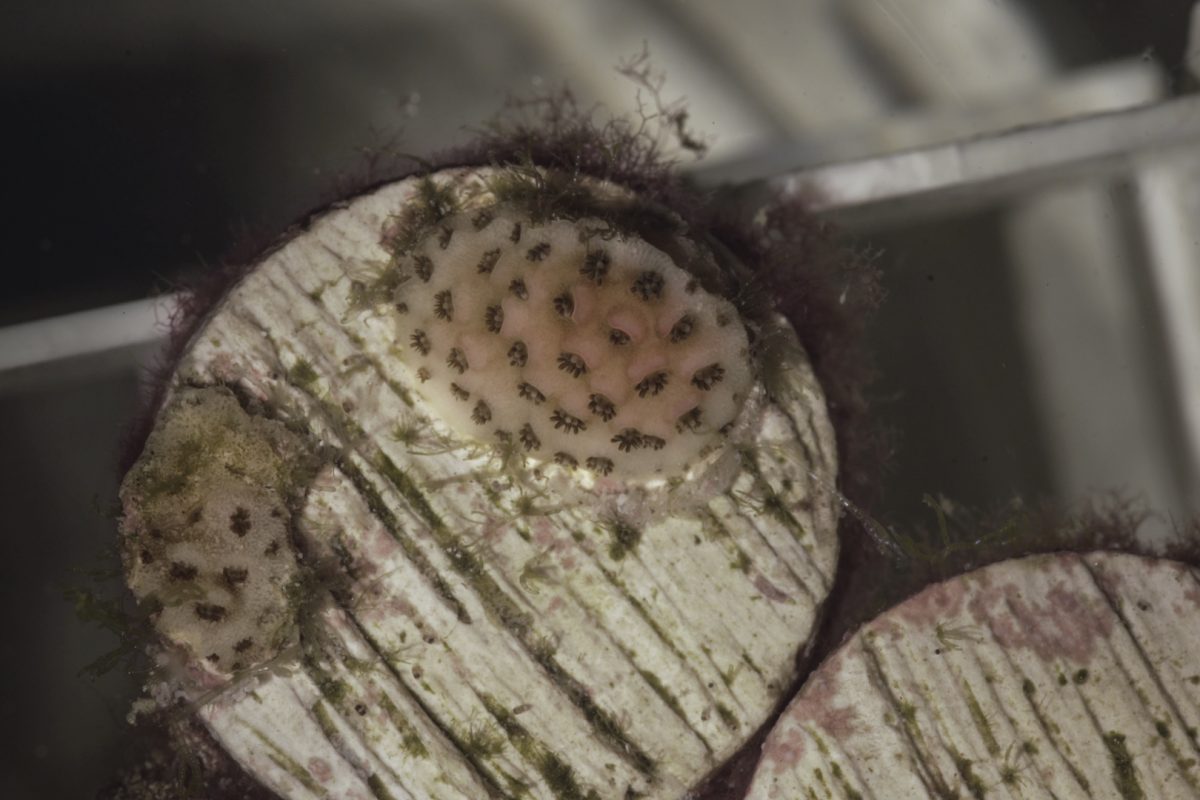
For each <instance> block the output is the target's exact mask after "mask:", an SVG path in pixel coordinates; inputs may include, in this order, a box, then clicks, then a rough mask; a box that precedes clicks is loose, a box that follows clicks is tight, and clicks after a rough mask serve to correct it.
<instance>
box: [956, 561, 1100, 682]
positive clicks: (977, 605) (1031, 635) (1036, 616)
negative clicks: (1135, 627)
mask: <svg viewBox="0 0 1200 800" xmlns="http://www.w3.org/2000/svg"><path fill="white" fill-rule="evenodd" d="M1098 605H1099V604H1098V603H1097V600H1096V598H1095V597H1092V596H1090V595H1088V594H1085V593H1084V592H1081V591H1079V590H1077V589H1072V588H1068V587H1067V586H1066V585H1064V584H1063V583H1062V582H1061V581H1060V582H1057V583H1055V584H1054V585H1053V586H1052V587H1051V589H1050V590H1049V591H1048V592H1046V594H1045V597H1044V598H1041V599H1035V598H1033V597H1029V596H1027V595H1026V594H1025V593H1024V592H1023V591H1022V589H1021V588H1020V587H1018V586H1016V585H1015V584H1012V583H1006V584H1002V585H999V586H995V587H993V588H990V589H987V590H984V591H982V592H979V593H978V594H977V595H976V596H975V597H974V598H972V600H971V601H970V603H969V604H968V608H969V610H970V613H971V615H972V617H973V618H974V620H975V621H976V622H977V623H978V624H980V625H986V626H987V627H988V628H989V629H990V630H991V632H992V635H993V636H994V637H995V638H996V641H997V642H998V643H999V644H1000V646H1001V647H1005V648H1022V649H1027V650H1032V651H1033V652H1034V653H1036V654H1037V656H1038V658H1040V659H1042V660H1044V661H1053V660H1055V659H1059V658H1066V659H1069V660H1071V661H1073V662H1075V663H1079V664H1082V663H1086V662H1087V661H1088V660H1090V658H1091V656H1092V652H1093V651H1094V650H1095V648H1096V645H1097V643H1098V642H1100V641H1103V640H1107V639H1108V638H1109V636H1111V634H1112V630H1113V624H1114V617H1113V614H1112V613H1111V611H1109V610H1108V607H1107V605H1105V606H1104V607H1102V608H1100V607H1098Z"/></svg>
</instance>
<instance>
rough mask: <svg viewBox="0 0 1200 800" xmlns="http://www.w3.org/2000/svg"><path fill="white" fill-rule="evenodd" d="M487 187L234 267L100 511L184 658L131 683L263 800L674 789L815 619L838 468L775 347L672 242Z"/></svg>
mask: <svg viewBox="0 0 1200 800" xmlns="http://www.w3.org/2000/svg"><path fill="white" fill-rule="evenodd" d="M495 177H496V176H494V175H491V176H489V175H487V174H486V173H482V172H472V171H458V172H452V173H440V174H438V175H437V176H435V178H433V179H430V181H432V182H430V181H422V180H410V181H405V182H401V183H398V184H393V185H390V186H386V187H384V188H382V189H379V190H377V191H375V192H374V193H372V194H370V195H367V196H364V197H361V198H359V199H357V200H354V201H353V202H351V203H349V204H348V205H346V206H345V207H342V208H339V209H337V210H334V211H332V212H330V213H328V214H327V215H325V216H323V217H321V218H319V219H317V220H315V221H314V222H312V223H311V224H310V225H309V226H308V228H307V229H306V230H305V231H304V232H302V233H300V234H298V235H297V236H295V237H294V238H292V239H291V240H290V241H288V242H286V243H285V244H283V245H282V246H281V247H279V248H278V249H276V250H275V251H274V252H273V253H271V254H270V255H269V256H267V257H266V258H265V259H264V260H263V261H262V262H261V263H259V264H258V265H256V266H255V267H254V269H253V270H252V271H250V272H249V273H248V274H247V275H246V276H245V278H244V279H242V280H241V282H240V283H239V284H238V285H237V286H236V287H235V288H234V289H233V290H232V291H231V292H230V294H229V295H228V296H227V297H226V298H225V299H224V300H223V301H222V302H221V303H220V305H219V306H218V307H217V308H216V309H215V310H214V312H213V313H212V314H211V316H210V317H209V318H208V320H207V322H206V324H204V326H203V327H202V329H201V330H200V331H199V332H198V333H197V334H196V335H195V337H194V339H193V341H192V343H191V345H190V347H189V349H188V351H187V352H186V354H185V356H184V358H183V360H182V361H181V363H180V365H179V367H178V369H177V371H176V373H175V376H174V378H173V380H172V384H171V392H170V395H169V397H168V399H167V402H166V403H165V405H164V406H163V410H162V411H161V413H160V416H159V419H158V423H157V426H156V429H155V433H154V434H152V436H151V438H150V441H149V443H148V445H147V449H146V452H145V453H144V454H143V456H142V460H141V461H140V462H139V465H138V466H137V467H135V469H134V471H133V472H131V474H130V477H129V478H128V479H127V481H126V484H125V487H124V489H123V499H124V501H125V506H126V518H125V523H124V532H125V537H126V545H127V547H126V550H127V561H128V563H129V564H130V583H131V586H133V588H134V591H135V592H136V593H138V594H139V596H140V597H142V598H143V599H144V600H145V601H147V602H154V603H157V604H159V605H160V606H161V607H162V610H161V611H160V612H159V614H158V617H157V622H158V624H159V628H160V631H161V632H162V634H163V636H164V638H165V639H166V640H167V641H168V642H169V644H170V646H171V647H172V648H173V649H174V650H176V651H178V652H181V653H183V654H184V656H185V657H186V663H187V671H186V674H185V675H184V676H183V677H181V678H180V679H178V680H177V681H175V682H174V683H172V684H170V685H169V686H166V687H163V688H162V691H163V692H164V693H166V692H168V691H178V692H182V693H183V694H184V695H185V696H186V697H187V698H188V699H189V700H190V701H191V702H193V703H194V704H195V705H196V707H197V708H198V710H199V714H200V716H201V718H202V719H203V720H204V721H205V722H206V724H207V725H208V727H209V729H210V730H211V731H212V733H213V734H214V735H215V736H216V738H217V739H218V740H219V741H220V742H221V744H222V745H223V746H224V747H225V748H226V749H227V750H228V752H229V753H230V754H231V755H232V756H233V757H234V758H236V759H237V760H238V761H239V762H240V763H241V764H242V765H243V766H244V767H245V768H246V769H247V770H248V771H249V772H250V773H251V774H252V775H254V776H255V777H256V778H258V779H259V780H260V781H262V782H263V783H264V784H266V785H267V786H268V787H270V788H271V789H273V790H274V791H276V792H277V793H278V794H279V795H280V796H282V797H285V798H295V799H297V800H299V799H300V798H305V799H307V798H321V797H336V798H369V797H376V798H469V799H471V800H475V799H476V798H482V797H492V796H496V797H513V798H517V797H520V798H625V797H639V798H676V797H679V796H681V795H682V794H684V793H685V791H686V790H687V789H688V788H689V787H691V786H693V785H694V784H696V783H697V782H698V781H699V780H700V779H701V778H702V777H703V776H704V775H705V774H706V773H707V772H709V771H710V770H712V769H713V768H714V767H716V766H718V765H719V764H720V763H721V762H722V761H723V760H724V759H725V758H727V757H728V756H729V755H731V754H732V753H733V752H734V751H735V750H736V749H737V748H738V747H739V746H740V745H741V744H742V743H744V742H745V741H746V739H747V738H748V737H749V736H750V735H751V734H752V733H753V731H754V730H755V729H756V728H757V727H758V726H759V725H761V724H762V722H763V721H764V720H765V719H766V718H767V715H768V714H769V713H770V710H771V709H772V707H773V706H774V705H775V704H776V703H777V701H778V700H779V698H780V696H781V692H782V691H783V690H784V688H785V687H786V686H787V685H788V682H789V679H790V677H791V676H792V672H793V668H794V660H795V657H796V655H797V652H798V651H799V650H801V649H802V648H803V647H804V646H805V645H806V643H807V642H808V640H809V637H810V634H811V633H812V631H813V626H814V624H815V621H816V619H817V615H818V612H819V609H820V608H821V605H822V603H823V602H824V599H825V597H826V596H827V594H828V591H829V588H830V585H831V582H832V579H833V574H834V569H835V562H836V556H837V538H836V525H837V513H838V512H837V503H836V500H835V498H834V497H833V496H831V493H830V492H829V491H827V488H826V487H829V486H832V485H834V483H835V482H836V473H837V456H836V452H835V444H834V436H833V431H832V429H831V426H830V423H829V420H828V418H827V415H826V409H825V403H824V399H823V395H822V392H821V389H820V387H819V386H818V384H817V382H816V380H815V378H814V376H813V373H812V370H811V368H810V366H809V362H808V359H807V357H806V355H805V354H804V352H803V350H802V349H801V348H800V346H799V344H798V343H797V341H796V339H795V335H794V334H793V333H792V331H791V329H790V328H789V327H788V326H787V324H786V323H785V322H783V321H782V319H781V318H777V317H770V318H759V319H755V320H740V319H738V318H737V317H736V314H737V310H736V309H735V308H734V306H733V305H732V303H731V301H730V300H729V299H727V298H724V297H722V296H721V295H720V294H719V293H718V294H712V295H711V296H710V294H706V293H707V292H709V288H707V287H709V286H710V285H711V282H709V283H706V282H705V280H700V279H697V281H695V282H693V281H692V280H691V279H690V278H689V275H701V276H703V275H706V274H707V273H706V272H705V270H709V271H710V272H711V271H712V270H715V269H716V266H715V263H716V262H714V261H713V256H712V255H711V254H709V253H708V251H707V250H706V249H705V248H704V247H703V246H702V245H701V244H699V243H698V242H697V241H695V240H692V239H689V238H687V236H684V235H677V236H676V235H675V234H672V235H673V236H676V238H675V239H673V240H672V239H671V238H670V237H669V236H668V237H664V241H661V242H659V244H658V245H651V244H649V243H647V242H646V241H642V240H640V239H637V238H636V237H633V236H632V235H628V234H626V233H624V232H622V231H620V230H617V229H613V230H609V229H606V228H604V227H603V225H601V223H600V222H599V221H595V220H591V221H589V220H588V219H575V220H573V221H564V220H562V219H556V220H546V219H539V218H537V217H535V216H531V215H529V214H528V213H527V212H526V211H524V210H522V209H521V207H520V206H519V204H518V205H516V206H514V205H511V204H510V205H503V204H502V203H500V201H499V200H498V199H497V197H496V195H495V193H494V191H493V188H494V186H495V184H494V182H493V183H489V180H491V179H494V178H495ZM591 188H592V190H594V191H595V192H597V193H599V194H603V195H605V196H608V197H609V200H611V199H612V197H611V196H616V197H617V198H618V199H619V198H620V197H623V195H619V193H618V194H616V195H614V194H613V193H614V190H613V189H612V188H611V187H607V188H606V187H605V186H600V185H592V187H591ZM610 195H611V196H610ZM430 197H433V198H435V200H430ZM606 202H607V201H606ZM621 202H623V201H621ZM422 203H423V204H424V205H421V204H422ZM439 203H440V204H444V205H450V206H453V207H454V208H453V211H452V212H451V211H448V210H446V209H444V208H441V207H440V206H438V207H435V206H437V204H439ZM414 209H415V211H414ZM406 220H407V222H406ZM413 220H416V222H413ZM406 224H408V225H409V227H405V225H406ZM421 225H424V227H423V228H422V227H420V226H421ZM493 225H495V226H496V227H495V229H493V228H492V227H491V226H493ZM573 225H574V228H572V226H573ZM413 226H416V227H413ZM659 245H661V247H662V248H665V249H660V246H659ZM455 248H457V250H456V249H455ZM460 251H461V252H460ZM668 251H669V252H668ZM596 252H604V253H606V255H605V256H604V257H603V258H600V257H597V256H594V255H593V253H596ZM455 259H457V260H455ZM605 259H607V260H605ZM601 268H603V269H601ZM518 282H520V283H519V284H518ZM713 291H715V290H713ZM534 303H536V304H537V305H536V308H535V309H533V310H527V308H526V305H523V304H534ZM518 343H520V345H521V346H520V347H518V346H517V344H518ZM639 348H640V349H639ZM598 396H602V400H597V399H596V398H597V397H598ZM610 405H611V406H612V407H611V408H610ZM610 412H611V413H610ZM152 688H153V687H152Z"/></svg>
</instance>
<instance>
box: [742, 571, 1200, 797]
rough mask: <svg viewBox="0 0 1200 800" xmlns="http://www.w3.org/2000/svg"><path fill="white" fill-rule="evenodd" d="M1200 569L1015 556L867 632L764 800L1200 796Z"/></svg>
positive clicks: (831, 678)
mask: <svg viewBox="0 0 1200 800" xmlns="http://www.w3.org/2000/svg"><path fill="white" fill-rule="evenodd" d="M1198 728H1200V574H1198V573H1197V571H1196V570H1195V569H1194V568H1190V567H1188V566H1186V565H1184V564H1181V563H1178V562H1173V561H1165V560H1155V559H1148V558H1141V557H1137V556H1131V555H1124V554H1116V553H1106V552H1097V553H1091V554H1087V555H1065V554H1056V555H1048V556H1035V557H1030V558H1024V559H1019V560H1014V561H1006V562H1002V563H999V564H995V565H993V566H990V567H986V568H984V569H980V570H977V571H975V572H971V573H969V574H967V575H964V576H962V577H959V578H954V579H952V580H949V581H946V582H944V583H940V584H937V585H935V586H932V587H930V588H928V589H926V590H925V591H923V592H921V593H920V594H918V595H916V596H915V597H913V598H911V599H909V600H907V601H906V602H904V603H901V604H900V605H899V606H896V607H895V608H893V609H892V610H890V611H888V612H887V613H885V614H883V615H882V616H880V617H878V618H876V619H875V620H874V621H872V622H870V623H869V624H867V625H866V626H864V627H863V628H862V629H861V630H860V631H858V632H857V633H856V634H855V635H854V636H852V637H851V638H850V639H849V640H848V641H847V642H846V644H845V645H843V646H842V647H841V649H839V650H838V651H837V652H836V653H835V654H834V655H833V656H832V657H830V658H829V659H828V660H827V661H826V662H825V663H824V664H823V665H822V666H821V667H820V668H819V669H818V670H817V671H816V673H814V674H813V676H812V677H811V678H810V679H809V680H808V681H807V683H806V684H805V686H804V687H803V688H802V689H801V691H800V694H799V695H798V696H797V698H796V699H795V700H794V701H793V702H792V704H791V705H790V706H789V707H788V709H787V711H785V712H784V715H783V717H782V718H781V719H780V720H779V722H778V724H777V725H776V726H775V728H774V730H773V731H772V732H771V734H770V736H769V738H768V739H767V742H766V745H765V746H764V749H763V756H762V761H761V762H760V764H759V767H758V771H757V774H756V776H755V778H754V782H753V786H752V788H751V791H750V794H749V797H750V798H751V800H767V798H772V800H774V799H775V798H788V799H789V800H790V799H791V798H856V799H857V798H949V797H958V798H970V797H975V798H984V797H986V798H1085V797H1088V798H1092V797H1094V798H1113V799H1114V800H1132V799H1133V798H1164V799H1170V798H1180V799H1182V798H1194V797H1198V796H1200V743H1198V741H1197V729H1198Z"/></svg>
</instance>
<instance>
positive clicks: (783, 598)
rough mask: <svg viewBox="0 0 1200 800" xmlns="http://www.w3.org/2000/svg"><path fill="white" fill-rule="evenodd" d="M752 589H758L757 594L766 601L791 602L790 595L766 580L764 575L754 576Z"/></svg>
mask: <svg viewBox="0 0 1200 800" xmlns="http://www.w3.org/2000/svg"><path fill="white" fill-rule="evenodd" d="M754 588H755V589H758V591H759V593H760V594H762V596H763V597H765V598H767V599H768V600H773V601H774V602H776V603H788V602H791V599H792V597H791V595H789V594H788V593H787V592H785V591H783V590H782V589H780V588H779V587H777V586H776V585H775V584H773V583H771V582H770V581H769V580H767V576H766V575H762V574H759V575H757V576H755V578H754Z"/></svg>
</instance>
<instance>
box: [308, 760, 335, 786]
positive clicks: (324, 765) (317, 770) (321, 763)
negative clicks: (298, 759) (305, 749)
mask: <svg viewBox="0 0 1200 800" xmlns="http://www.w3.org/2000/svg"><path fill="white" fill-rule="evenodd" d="M308 772H309V774H310V775H312V776H313V777H314V778H316V779H317V781H318V782H319V783H327V782H328V781H329V779H330V778H332V777H333V767H331V766H329V762H328V761H326V760H325V759H323V758H317V757H316V756H313V757H312V758H310V759H309V760H308Z"/></svg>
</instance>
